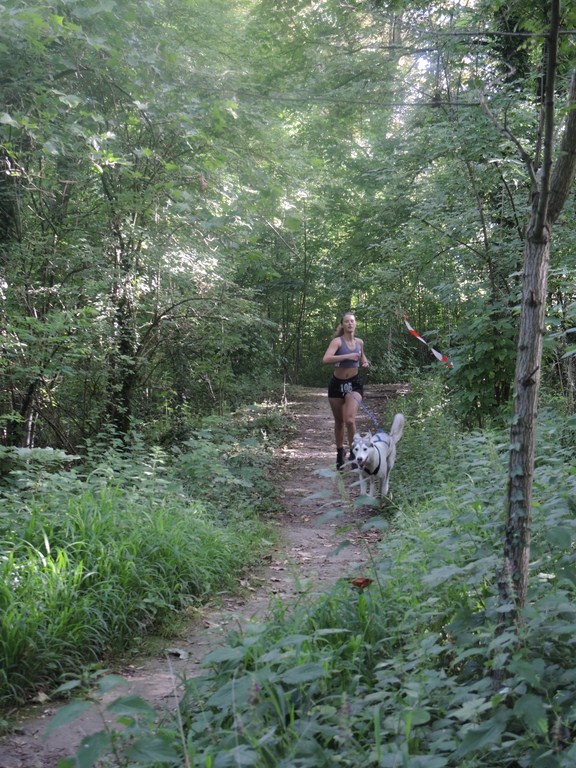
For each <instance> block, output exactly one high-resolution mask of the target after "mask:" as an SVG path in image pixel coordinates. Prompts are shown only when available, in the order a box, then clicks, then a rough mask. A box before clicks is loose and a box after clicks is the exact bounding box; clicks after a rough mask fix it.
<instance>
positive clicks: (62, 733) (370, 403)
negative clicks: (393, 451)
mask: <svg viewBox="0 0 576 768" xmlns="http://www.w3.org/2000/svg"><path fill="white" fill-rule="evenodd" d="M365 389H366V391H365V403H366V406H367V407H368V408H369V409H370V412H371V413H372V414H373V415H374V417H375V418H376V419H377V421H378V424H379V425H380V426H382V427H383V428H384V429H388V428H389V426H390V422H391V419H392V415H393V414H392V413H387V404H388V401H389V399H391V398H394V397H395V396H397V395H398V394H404V393H405V392H406V387H405V386H404V385H377V384H373V385H367V386H366V388H365ZM288 408H289V410H290V412H291V414H292V416H293V418H294V420H295V423H296V428H297V431H296V433H295V435H294V436H293V438H292V439H291V440H290V442H289V443H288V444H287V445H284V446H281V447H280V448H278V449H276V452H275V454H276V455H275V477H276V481H277V483H278V484H279V485H280V488H281V499H282V505H283V506H282V509H281V510H280V512H279V513H278V515H277V516H276V517H275V519H274V521H273V524H274V526H276V527H277V529H278V543H277V544H276V545H275V546H274V548H273V549H272V551H271V552H270V554H269V555H268V556H266V557H265V558H264V562H263V563H262V566H261V567H260V568H258V570H257V572H254V573H252V574H244V575H243V578H242V581H241V586H242V595H241V596H225V595H224V596H219V602H218V604H217V603H216V602H214V604H212V605H208V606H206V607H204V608H203V609H202V610H201V612H200V613H199V614H197V615H195V616H193V617H191V621H190V625H189V626H188V627H187V628H186V630H185V631H183V632H182V634H181V635H180V636H179V637H178V638H176V639H174V638H173V639H171V640H167V641H166V642H165V644H164V647H163V648H161V649H160V650H159V651H158V654H157V655H156V656H154V657H147V658H141V659H137V660H135V661H134V662H133V664H131V665H129V666H126V667H123V668H121V669H115V670H113V671H114V672H115V673H117V674H120V675H122V676H123V677H124V679H125V681H126V685H125V686H122V687H120V688H115V689H114V690H113V691H112V692H111V693H110V694H108V696H107V697H106V698H105V699H104V700H102V702H101V706H100V707H95V708H94V709H93V710H91V711H90V712H88V713H87V714H85V715H83V716H82V717H80V718H78V719H77V720H75V721H74V722H73V723H71V724H69V725H67V726H65V727H62V728H59V729H57V730H55V731H53V732H51V733H50V734H49V735H45V731H46V728H47V727H48V726H49V724H50V721H51V719H52V717H53V716H54V714H55V713H56V712H57V710H58V704H56V703H54V704H53V703H51V702H49V701H47V702H44V703H41V704H38V705H36V706H34V707H31V708H27V709H26V710H25V711H22V712H20V713H18V715H17V720H18V725H17V727H16V729H15V730H14V731H13V732H12V733H11V734H10V735H9V736H6V737H4V738H0V768H56V766H57V764H58V761H59V760H60V759H61V758H62V757H69V756H71V755H73V754H74V753H75V751H76V749H77V747H78V746H79V744H80V742H81V741H82V739H83V738H84V737H85V736H87V735H88V734H90V733H93V732H95V731H98V730H101V729H102V727H103V723H104V722H106V723H108V724H112V723H113V721H114V718H113V717H111V716H110V715H109V714H108V713H107V712H106V711H105V706H106V704H108V703H109V702H110V701H111V700H113V699H115V698H117V697H119V696H125V695H131V694H133V695H137V696H140V697H141V698H143V699H145V700H146V701H148V702H150V703H151V704H152V705H153V706H154V707H155V708H157V709H158V710H161V709H170V708H173V707H174V705H175V703H176V702H177V700H178V698H179V697H180V694H181V692H182V686H181V680H182V678H190V677H193V676H194V675H197V674H199V672H200V671H201V660H202V658H203V657H204V656H206V655H207V654H208V653H209V652H210V651H212V650H214V649H215V648H217V647H218V646H219V645H222V644H224V643H225V641H226V637H227V636H228V635H229V634H230V632H232V631H234V630H242V628H244V627H246V626H247V625H248V624H249V623H251V622H260V621H262V620H265V619H266V616H267V615H268V614H269V612H270V611H271V610H273V609H274V605H275V604H277V603H278V602H279V601H280V602H282V603H283V604H288V603H290V604H294V603H295V602H296V601H297V600H299V599H305V598H306V597H307V596H308V597H309V596H312V597H314V596H316V595H320V594H322V593H324V592H325V591H326V590H327V589H328V588H329V587H330V586H331V585H332V584H334V583H335V582H336V581H337V580H338V579H341V578H347V579H351V578H353V577H354V576H358V575H362V573H361V569H362V567H363V566H364V564H366V563H367V561H368V560H369V558H370V553H371V552H372V551H373V550H374V549H375V547H376V546H377V544H378V541H379V539H380V533H379V531H378V530H376V529H374V528H368V529H365V528H363V524H364V523H365V521H366V520H368V519H369V518H370V517H372V516H373V515H374V510H373V509H372V508H365V507H364V508H357V507H356V508H355V507H354V505H353V504H352V503H347V504H344V505H343V504H342V499H343V498H344V499H345V498H346V497H348V498H349V499H353V498H354V496H356V495H357V494H358V490H357V487H356V485H354V483H355V481H356V478H357V475H356V473H353V472H350V471H345V472H343V473H341V474H339V476H338V477H337V478H336V477H335V476H331V473H330V472H322V471H321V470H327V469H332V468H333V467H334V462H335V455H336V449H335V444H334V429H333V421H332V415H331V412H330V406H329V404H328V399H327V396H326V391H325V389H314V388H309V387H306V388H304V387H292V388H290V390H289V403H288ZM357 426H358V429H359V430H360V431H366V430H368V429H370V428H372V427H373V424H372V421H371V419H370V417H369V416H368V415H367V414H366V413H365V411H364V410H362V409H361V410H360V411H359V414H358V419H357ZM319 491H327V496H326V498H314V499H312V498H310V497H311V496H313V495H314V494H317V493H318V492H319ZM336 506H338V507H340V506H341V507H342V508H345V510H346V511H345V513H344V514H343V515H342V516H340V517H338V518H337V519H335V520H331V521H329V522H323V521H322V520H321V519H320V518H321V516H322V515H323V514H324V513H326V512H327V511H329V510H330V509H334V508H335V507H336ZM344 527H345V528H346V529H345V530H344ZM345 541H349V542H350V545H348V546H344V547H343V548H342V549H339V548H338V546H339V545H340V544H342V543H343V542H345Z"/></svg>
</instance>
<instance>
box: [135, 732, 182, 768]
mask: <svg viewBox="0 0 576 768" xmlns="http://www.w3.org/2000/svg"><path fill="white" fill-rule="evenodd" d="M126 757H127V758H128V759H130V760H133V761H134V763H135V764H136V765H155V764H156V763H160V764H162V763H170V765H176V764H177V763H179V761H180V755H179V754H178V752H177V751H176V750H175V749H174V747H173V746H172V745H171V743H170V742H169V741H168V740H167V739H161V738H159V737H146V736H145V737H143V738H140V739H137V740H136V741H134V743H133V744H132V746H131V747H130V748H129V749H128V750H126Z"/></svg>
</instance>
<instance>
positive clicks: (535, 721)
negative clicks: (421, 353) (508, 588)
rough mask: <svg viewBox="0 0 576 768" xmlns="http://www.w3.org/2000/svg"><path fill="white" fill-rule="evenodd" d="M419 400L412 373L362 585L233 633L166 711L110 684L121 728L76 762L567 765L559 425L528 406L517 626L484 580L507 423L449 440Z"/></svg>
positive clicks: (568, 567)
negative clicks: (529, 439)
mask: <svg viewBox="0 0 576 768" xmlns="http://www.w3.org/2000/svg"><path fill="white" fill-rule="evenodd" d="M431 399H432V395H431V394H430V393H429V394H428V395H424V394H422V392H420V391H419V390H418V388H417V387H416V386H415V387H414V389H413V394H412V396H409V397H407V398H406V401H405V402H404V403H403V410H404V412H405V414H406V416H407V430H406V432H405V438H406V442H404V438H403V443H402V448H401V450H399V462H400V466H398V468H397V469H398V472H397V469H395V470H394V473H396V472H397V474H396V475H395V477H394V481H393V485H394V488H395V489H396V495H395V514H394V516H393V517H392V518H390V516H388V518H387V521H388V528H387V532H386V534H385V535H383V537H382V542H381V545H380V550H379V553H378V555H377V557H376V558H375V562H374V567H373V568H372V569H371V570H367V571H366V572H365V573H363V574H361V575H362V576H363V577H366V578H369V579H370V580H371V581H370V583H369V585H368V586H365V585H366V584H368V582H363V583H361V586H360V587H359V586H355V585H354V584H353V583H352V582H351V581H350V580H349V579H343V580H341V581H340V582H339V583H338V584H337V585H336V586H335V588H334V589H333V590H331V591H330V592H329V593H328V594H326V595H325V596H324V597H323V598H322V599H320V600H315V601H307V600H305V599H303V600H302V601H301V603H300V604H299V605H296V606H292V607H291V608H290V609H289V610H287V609H286V606H284V605H281V604H278V605H276V606H275V612H274V615H273V618H272V619H271V620H270V621H268V622H267V623H265V624H255V625H253V626H252V627H250V628H249V629H248V630H247V631H245V632H244V633H243V634H235V635H232V636H231V637H230V638H229V642H228V644H227V645H226V646H225V647H222V648H219V649H217V650H215V651H213V652H212V653H211V654H210V655H208V656H207V657H206V658H205V660H204V667H205V672H204V674H203V675H202V676H201V677H200V678H197V679H194V680H189V681H187V682H186V695H185V696H184V699H183V701H182V703H181V706H180V709H179V712H178V713H177V717H176V718H175V720H174V721H173V722H172V721H170V720H168V721H163V722H161V723H159V722H158V721H157V716H156V715H155V713H154V712H153V711H152V710H151V708H150V707H148V706H147V705H146V704H145V703H144V702H141V701H139V700H131V699H124V698H122V697H121V696H119V698H118V699H116V701H115V703H114V706H115V707H116V708H117V711H118V712H121V713H122V722H123V723H124V724H125V725H126V726H127V730H126V731H125V732H124V733H122V734H118V733H113V732H111V731H103V732H102V733H100V734H98V735H96V736H94V737H90V738H89V739H88V740H87V741H86V743H85V744H84V747H83V751H82V754H83V756H84V758H88V761H87V762H83V763H82V765H92V764H93V763H94V761H95V760H96V758H97V756H98V755H104V754H108V753H110V752H112V751H114V752H115V755H116V757H115V760H116V762H115V765H121V766H135V765H155V766H156V765H157V766H160V765H169V766H178V767H180V766H202V767H203V768H228V767H230V768H232V767H235V766H254V768H324V767H325V768H329V767H330V768H331V767H332V766H349V767H350V768H357V767H358V766H362V767H363V768H370V767H371V766H375V767H376V766H379V767H380V766H381V767H382V768H445V767H448V766H449V767H450V768H480V767H481V766H482V768H485V767H487V766H488V767H489V768H490V767H491V766H494V768H496V767H498V768H500V767H502V766H506V767H508V768H569V767H571V766H573V765H574V764H575V762H576V746H575V744H574V736H575V732H576V672H575V670H574V663H573V659H574V651H575V642H576V640H575V638H576V600H575V594H574V593H575V589H576V555H575V549H574V544H573V542H574V541H575V540H576V515H575V512H576V509H575V507H574V501H573V499H574V498H576V473H575V470H574V465H575V462H574V453H575V450H574V448H575V444H574V441H573V439H572V437H571V435H572V436H573V434H574V426H575V425H574V420H573V419H572V420H570V419H567V418H565V417H564V416H563V415H561V414H558V413H557V412H555V411H554V410H553V409H543V411H542V413H541V416H540V428H539V456H538V469H537V477H536V486H535V492H534V523H533V549H532V562H531V578H530V594H529V602H528V607H527V608H526V610H525V612H524V615H523V623H522V625H521V627H520V629H518V630H516V629H515V628H513V627H511V623H510V622H507V621H506V618H507V616H508V615H509V612H510V611H511V609H512V606H511V605H507V604H505V603H504V604H503V603H502V602H501V601H500V600H499V599H498V588H497V573H498V569H499V564H500V560H501V550H502V534H503V516H504V497H505V472H506V454H507V450H506V436H505V435H504V433H497V432H488V431H484V432H482V433H477V434H466V435H460V436H458V435H457V434H456V431H455V429H454V427H453V425H450V423H449V422H448V420H447V419H445V418H444V417H443V413H442V409H441V408H436V407H435V406H434V407H429V405H427V403H428V404H429V403H430V401H431ZM431 445H434V446H436V450H434V451H430V452H429V453H427V451H429V449H430V446H431ZM401 478H402V490H401V491H400V489H399V488H398V486H399V481H400V479H401ZM410 478H413V483H412V484H410ZM399 497H400V499H401V500H400V501H398V498H399ZM113 682H114V681H111V682H109V683H108V684H112V683H113ZM83 704H86V705H87V704H88V703H87V702H83ZM79 706H80V703H78V702H76V703H74V704H71V705H70V707H69V708H68V709H64V710H62V711H61V712H60V714H59V716H58V719H57V721H56V722H55V724H54V725H55V726H58V725H60V724H62V723H64V722H67V721H68V719H71V718H73V717H74V716H75V714H76V713H77V708H78V707H79ZM63 765H67V766H73V765H79V763H75V762H74V761H69V762H67V763H63Z"/></svg>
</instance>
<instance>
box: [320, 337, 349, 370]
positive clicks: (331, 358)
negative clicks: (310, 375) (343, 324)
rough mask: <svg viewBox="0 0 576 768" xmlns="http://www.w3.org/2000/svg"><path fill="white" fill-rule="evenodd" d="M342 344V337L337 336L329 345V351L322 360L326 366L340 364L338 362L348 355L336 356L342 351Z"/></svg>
mask: <svg viewBox="0 0 576 768" xmlns="http://www.w3.org/2000/svg"><path fill="white" fill-rule="evenodd" d="M341 344H342V337H341V336H335V337H334V338H333V339H332V341H331V342H330V344H329V345H328V349H327V350H326V352H324V357H323V358H322V362H323V363H324V364H325V365H330V364H333V363H336V362H338V360H343V359H344V358H345V357H346V355H338V356H336V352H338V350H339V349H340V345H341Z"/></svg>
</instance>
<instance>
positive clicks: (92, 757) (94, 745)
mask: <svg viewBox="0 0 576 768" xmlns="http://www.w3.org/2000/svg"><path fill="white" fill-rule="evenodd" d="M111 747H112V736H111V734H110V733H106V732H105V731H99V732H98V733H91V734H90V735H89V736H86V737H84V738H83V739H82V741H81V743H80V746H79V747H78V750H77V751H76V762H75V763H74V766H75V768H92V766H93V765H94V764H95V763H96V761H97V760H98V759H99V758H100V757H101V756H102V755H103V754H104V752H105V751H109V750H110V749H111Z"/></svg>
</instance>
